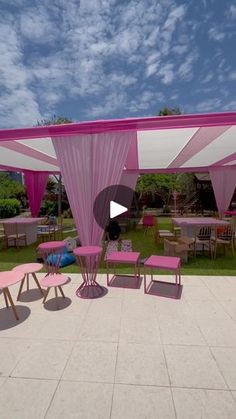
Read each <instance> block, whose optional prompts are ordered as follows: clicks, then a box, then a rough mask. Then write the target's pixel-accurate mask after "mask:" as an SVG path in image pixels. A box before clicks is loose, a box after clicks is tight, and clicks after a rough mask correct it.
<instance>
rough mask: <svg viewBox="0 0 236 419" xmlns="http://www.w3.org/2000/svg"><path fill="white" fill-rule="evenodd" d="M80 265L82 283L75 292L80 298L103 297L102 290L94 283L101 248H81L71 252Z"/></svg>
mask: <svg viewBox="0 0 236 419" xmlns="http://www.w3.org/2000/svg"><path fill="white" fill-rule="evenodd" d="M73 252H74V254H75V256H76V258H77V262H78V264H79V265H80V269H81V274H82V277H83V282H82V284H81V285H80V286H79V288H78V289H77V291H76V295H77V297H80V298H98V297H101V296H102V295H104V288H103V287H101V285H99V284H98V283H97V281H96V277H97V271H98V267H99V262H100V257H101V254H102V247H99V246H81V247H77V248H76V249H74V250H73Z"/></svg>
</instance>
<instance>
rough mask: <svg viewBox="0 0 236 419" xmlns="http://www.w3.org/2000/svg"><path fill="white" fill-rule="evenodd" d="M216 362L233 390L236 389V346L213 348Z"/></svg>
mask: <svg viewBox="0 0 236 419" xmlns="http://www.w3.org/2000/svg"><path fill="white" fill-rule="evenodd" d="M211 351H212V353H213V356H214V358H215V360H216V363H217V365H218V367H219V369H220V370H221V372H222V374H223V376H224V378H225V381H226V383H227V384H228V386H229V388H230V389H231V390H236V350H235V348H211Z"/></svg>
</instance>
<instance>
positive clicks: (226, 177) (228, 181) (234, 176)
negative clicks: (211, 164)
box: [209, 167, 236, 217]
mask: <svg viewBox="0 0 236 419" xmlns="http://www.w3.org/2000/svg"><path fill="white" fill-rule="evenodd" d="M209 173H210V177H211V182H212V186H213V190H214V194H215V199H216V204H217V208H218V212H219V216H220V217H222V216H223V215H224V212H225V211H227V209H228V207H229V205H230V202H231V199H232V196H233V194H234V190H235V186H236V168H234V167H222V168H215V169H214V168H212V169H210V170H209Z"/></svg>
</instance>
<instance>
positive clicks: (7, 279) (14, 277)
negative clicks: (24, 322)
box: [0, 271, 25, 320]
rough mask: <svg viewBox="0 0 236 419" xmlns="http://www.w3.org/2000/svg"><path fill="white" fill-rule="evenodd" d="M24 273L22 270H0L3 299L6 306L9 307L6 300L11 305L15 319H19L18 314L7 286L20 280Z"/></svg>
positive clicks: (0, 286)
mask: <svg viewBox="0 0 236 419" xmlns="http://www.w3.org/2000/svg"><path fill="white" fill-rule="evenodd" d="M24 276H25V274H24V272H20V271H19V272H17V271H5V272H0V288H1V289H2V290H3V296H4V299H5V303H6V307H7V308H9V304H8V301H9V303H10V305H11V307H12V310H13V312H14V315H15V318H16V320H19V316H18V314H17V311H16V307H15V305H14V303H13V300H12V296H11V294H10V291H9V288H8V287H9V286H10V285H14V284H16V283H17V282H20V281H22V279H23V278H24Z"/></svg>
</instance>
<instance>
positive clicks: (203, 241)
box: [191, 226, 212, 258]
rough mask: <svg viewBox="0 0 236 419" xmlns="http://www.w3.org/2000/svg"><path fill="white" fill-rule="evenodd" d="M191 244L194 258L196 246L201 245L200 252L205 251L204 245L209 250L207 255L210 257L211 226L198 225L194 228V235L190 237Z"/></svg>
mask: <svg viewBox="0 0 236 419" xmlns="http://www.w3.org/2000/svg"><path fill="white" fill-rule="evenodd" d="M191 245H192V246H193V251H194V257H195V258H196V255H197V250H198V247H199V246H201V248H202V252H203V253H204V251H205V246H206V247H207V248H208V250H209V255H210V257H211V258H212V227H211V226H199V227H198V228H197V229H196V232H195V237H194V238H193V239H192V242H191Z"/></svg>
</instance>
